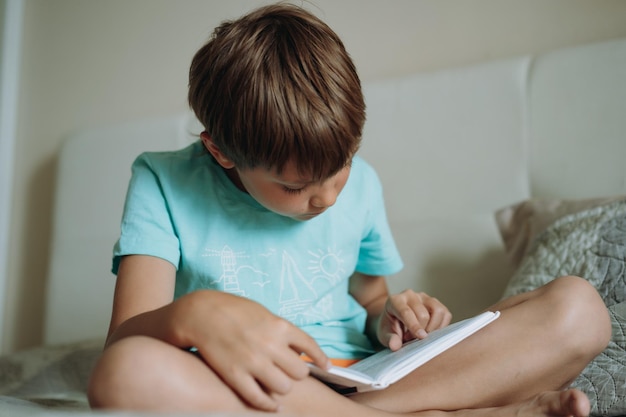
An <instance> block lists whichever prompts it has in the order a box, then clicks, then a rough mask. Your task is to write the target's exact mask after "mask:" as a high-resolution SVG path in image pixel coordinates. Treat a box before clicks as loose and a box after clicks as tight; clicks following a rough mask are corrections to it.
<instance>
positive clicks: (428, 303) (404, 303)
mask: <svg viewBox="0 0 626 417" xmlns="http://www.w3.org/2000/svg"><path fill="white" fill-rule="evenodd" d="M451 319H452V314H451V313H450V311H449V310H448V309H447V308H446V306H444V305H443V304H442V303H441V302H439V300H437V299H436V298H433V297H430V296H429V295H427V294H425V293H416V292H414V291H412V290H405V291H403V292H401V293H399V294H394V295H390V296H389V298H387V302H386V303H385V308H384V310H383V312H382V313H381V316H380V320H379V322H378V329H377V334H378V340H379V341H380V343H382V344H383V346H388V347H389V349H391V350H393V351H396V350H398V349H400V347H401V346H402V344H403V343H404V342H407V341H409V340H412V339H415V338H418V339H423V338H424V337H426V336H427V335H428V333H429V332H431V331H433V330H436V329H439V328H441V327H445V326H447V325H448V324H450V320H451Z"/></svg>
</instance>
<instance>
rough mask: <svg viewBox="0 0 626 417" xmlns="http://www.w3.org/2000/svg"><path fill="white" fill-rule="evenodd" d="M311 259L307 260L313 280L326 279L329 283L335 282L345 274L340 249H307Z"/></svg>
mask: <svg viewBox="0 0 626 417" xmlns="http://www.w3.org/2000/svg"><path fill="white" fill-rule="evenodd" d="M309 254H310V255H311V257H312V258H313V259H311V260H310V261H309V264H310V265H309V271H311V273H312V274H313V281H315V280H317V279H320V278H322V279H326V280H328V281H330V283H331V284H336V283H337V282H339V281H340V280H341V278H342V277H343V276H344V275H345V273H346V271H345V269H344V268H343V258H342V256H341V251H338V252H337V251H336V250H335V249H331V248H328V249H326V251H323V250H321V249H318V250H317V251H316V252H313V251H309Z"/></svg>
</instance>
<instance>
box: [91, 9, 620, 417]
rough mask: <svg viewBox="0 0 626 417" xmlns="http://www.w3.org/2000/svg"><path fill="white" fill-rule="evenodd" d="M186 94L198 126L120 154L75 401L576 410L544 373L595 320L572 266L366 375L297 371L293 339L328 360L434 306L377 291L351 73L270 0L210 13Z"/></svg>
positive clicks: (433, 315) (389, 258)
mask: <svg viewBox="0 0 626 417" xmlns="http://www.w3.org/2000/svg"><path fill="white" fill-rule="evenodd" d="M189 102H190V105H191V107H192V109H193V110H194V112H195V114H196V116H197V118H198V119H199V120H200V121H201V123H202V124H203V125H204V127H205V131H204V132H202V134H201V140H200V141H198V142H196V143H195V144H192V145H191V146H189V147H187V148H185V149H183V150H180V151H176V152H163V153H147V154H143V155H141V156H140V157H139V158H138V159H137V160H136V161H135V163H134V165H133V176H132V179H131V183H130V185H129V190H128V195H127V201H126V205H125V210H124V217H123V221H122V232H121V236H120V239H119V240H118V242H117V244H116V246H115V249H114V261H113V270H114V272H115V273H116V274H117V284H116V291H115V299H114V305H113V313H112V319H111V325H110V330H109V335H108V338H107V344H106V347H105V350H104V352H103V355H102V357H101V359H100V361H99V362H98V364H97V365H96V367H95V369H94V372H93V375H92V378H91V381H90V387H89V399H90V403H91V405H92V406H93V407H97V408H124V409H138V410H158V411H174V410H176V411H189V412H202V411H204V412H206V411H225V412H242V411H245V410H247V411H250V412H259V413H260V412H284V413H286V414H290V415H312V416H328V415H346V416H356V415H358V416H383V415H397V414H406V413H413V414H442V413H446V412H458V413H465V414H480V415H485V414H495V415H511V414H528V415H563V416H567V415H574V416H582V415H586V414H587V413H588V412H589V403H588V400H587V398H586V396H585V395H584V394H583V393H582V392H580V391H576V390H565V391H558V390H561V389H562V388H564V387H566V386H567V385H568V383H569V382H570V381H571V380H572V379H573V378H575V377H576V375H577V374H578V373H579V372H580V371H581V370H582V369H583V368H584V367H585V366H586V364H587V363H588V362H589V361H590V360H591V359H592V358H593V357H595V355H597V354H598V353H599V352H601V351H602V349H604V347H605V346H606V344H607V343H608V339H609V337H610V332H611V329H610V324H609V319H608V314H607V312H606V308H605V307H604V304H603V303H602V300H601V299H600V298H599V296H598V294H597V293H596V292H595V290H594V289H593V288H592V287H591V286H590V285H589V284H588V283H587V282H586V281H584V280H582V279H580V278H576V277H562V278H558V279H555V280H554V281H553V282H552V283H550V284H548V285H546V286H545V287H542V288H539V289H537V290H535V291H533V292H529V293H526V294H521V295H519V296H516V297H512V298H510V299H507V300H504V301H502V302H500V303H498V304H497V305H495V306H493V307H492V309H493V310H500V311H501V313H502V315H501V317H500V318H499V319H498V320H497V321H496V322H494V323H492V324H490V325H489V326H488V327H487V328H485V329H483V330H482V331H480V332H479V333H477V334H476V335H474V336H473V337H471V338H469V339H467V340H466V341H464V342H463V343H461V344H459V345H458V346H457V347H455V348H452V349H450V350H449V351H447V352H445V353H444V354H442V355H440V356H439V357H437V358H435V359H434V360H432V361H431V362H429V363H427V364H426V365H424V366H422V367H420V368H418V369H417V370H416V371H414V372H413V373H412V374H410V375H409V376H407V377H405V378H404V379H403V380H401V381H399V382H397V383H396V384H394V385H392V386H391V387H389V388H388V389H386V390H383V391H378V392H371V393H361V394H355V395H352V396H350V397H343V396H341V395H340V394H338V393H336V392H334V391H333V390H331V389H330V388H328V387H327V386H325V385H323V384H322V383H320V382H319V381H316V380H314V379H313V378H311V377H309V376H308V368H307V366H306V364H305V361H304V360H303V356H305V357H307V360H310V361H312V362H314V363H315V364H317V365H318V366H320V367H327V366H328V365H329V362H330V361H335V362H341V363H344V364H345V363H347V362H350V361H355V360H358V359H360V358H363V357H365V356H367V355H369V354H371V353H372V352H374V350H375V349H376V348H377V347H378V345H382V346H388V347H389V348H391V349H393V350H396V349H398V348H399V347H400V346H401V344H402V343H403V342H404V341H406V340H410V339H413V338H423V337H426V336H427V334H428V332H430V331H432V330H435V329H438V328H440V327H443V326H445V325H447V324H448V323H450V320H451V315H450V312H449V311H448V310H447V308H446V307H445V306H443V305H442V304H441V303H440V302H439V301H437V300H436V299H435V298H432V297H430V296H428V295H426V294H423V293H415V292H413V291H411V290H407V291H404V292H402V293H400V294H396V295H392V296H390V295H389V294H388V292H387V287H386V284H385V276H386V275H390V274H393V273H395V272H397V271H398V270H399V269H400V268H401V267H402V262H401V260H400V257H399V255H398V252H397V250H396V247H395V244H394V242H393V239H392V236H391V232H390V230H389V226H388V224H387V220H386V215H385V210H384V204H383V200H382V190H381V186H380V184H379V182H378V179H377V177H376V174H375V173H374V171H373V170H372V168H371V167H370V166H369V165H367V164H366V163H365V162H364V161H363V160H362V159H360V158H359V157H358V156H356V155H355V154H356V152H357V150H358V147H359V143H360V138H361V129H362V126H363V123H364V120H365V105H364V102H363V96H362V93H361V86H360V81H359V78H358V76H357V73H356V70H355V68H354V65H353V63H352V61H351V59H350V57H349V56H348V54H347V53H346V51H345V49H344V47H343V44H342V43H341V41H340V40H339V38H338V37H337V35H336V34H335V33H334V32H333V31H332V30H331V29H330V28H328V27H327V26H326V25H325V24H324V23H322V22H321V21H320V20H319V19H317V18H316V17H315V16H313V15H311V14H310V13H308V12H306V11H304V10H302V9H301V8H298V7H295V6H289V5H275V6H267V7H264V8H261V9H259V10H256V11H253V12H252V13H250V14H248V15H246V16H244V17H242V18H240V19H238V20H236V21H233V22H225V23H223V24H222V25H221V26H219V27H218V28H217V29H216V30H215V32H214V34H213V36H212V38H211V39H210V41H209V42H208V43H207V44H206V45H205V46H203V47H202V48H201V49H200V50H199V51H198V52H197V54H196V55H195V57H194V59H193V61H192V64H191V69H190V83H189ZM328 358H332V359H328ZM469 409H472V410H469ZM437 410H438V411H437Z"/></svg>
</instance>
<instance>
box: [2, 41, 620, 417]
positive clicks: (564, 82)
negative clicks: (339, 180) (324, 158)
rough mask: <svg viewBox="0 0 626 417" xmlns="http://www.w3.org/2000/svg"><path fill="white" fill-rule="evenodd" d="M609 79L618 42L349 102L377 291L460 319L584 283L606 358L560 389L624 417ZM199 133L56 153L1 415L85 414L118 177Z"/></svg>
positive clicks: (417, 78)
mask: <svg viewBox="0 0 626 417" xmlns="http://www.w3.org/2000/svg"><path fill="white" fill-rule="evenodd" d="M624 74H626V39H617V40H614V41H609V42H603V43H597V44H591V45H581V46H578V47H574V48H567V49H563V50H557V51H551V52H547V53H544V54H540V55H536V56H521V57H516V58H512V59H508V60H501V61H495V62H487V63H483V64H480V65H475V66H470V67H463V68H451V69H448V70H443V71H438V72H434V73H426V74H424V73H420V74H410V75H407V76H403V77H399V78H393V79H385V80H378V81H373V82H369V83H367V84H365V86H364V89H365V95H366V101H367V106H368V121H367V123H366V127H365V132H364V143H363V147H362V149H361V150H360V152H361V154H362V155H363V156H364V157H365V158H366V159H368V160H369V161H370V162H371V163H372V164H373V165H374V166H375V167H376V169H377V170H378V172H379V174H380V176H381V180H382V182H383V185H384V187H385V194H386V201H387V210H388V215H389V218H390V223H391V226H392V230H393V233H394V236H395V238H396V240H397V242H398V246H399V248H400V251H401V253H402V256H403V258H404V260H405V264H406V266H405V269H404V270H403V271H402V272H401V273H399V274H398V275H397V276H393V277H390V280H389V285H390V287H391V289H392V290H393V291H398V290H401V289H403V288H406V287H412V288H416V289H420V290H423V291H426V292H428V293H430V294H432V295H435V296H436V297H438V298H439V299H440V300H442V301H443V302H444V303H445V304H447V305H448V306H449V307H450V309H451V310H452V312H453V313H454V315H455V319H461V318H464V317H468V316H470V315H472V314H475V313H477V312H478V311H480V310H481V309H482V308H484V307H485V306H487V305H489V304H491V303H493V302H495V301H496V300H498V299H499V298H500V297H502V296H503V295H508V294H513V293H518V292H522V291H527V290H528V289H531V288H534V287H536V286H538V285H541V284H542V283H545V282H546V281H547V280H549V279H551V278H552V277H554V276H557V275H560V274H579V275H582V276H585V277H586V278H587V279H589V280H590V281H591V282H592V283H593V284H594V285H595V286H596V288H598V290H599V292H600V294H601V295H602V296H603V298H604V299H605V302H606V304H607V308H608V309H609V312H610V314H611V317H612V321H613V339H612V341H611V344H610V345H609V347H608V348H607V350H606V351H605V352H604V353H603V354H601V355H599V356H598V358H596V360H595V361H594V362H592V363H591V364H590V365H589V367H588V368H587V369H585V371H584V372H583V374H582V375H581V376H580V377H579V378H578V379H577V380H576V381H575V382H574V386H577V387H579V388H581V389H583V390H584V391H585V392H587V393H588V395H589V397H590V399H591V400H592V414H593V415H597V416H609V415H626V354H625V352H624V348H625V346H626V325H625V323H626V304H625V303H626V282H625V280H626V163H625V160H626V117H624V116H626V111H625V109H626V82H624ZM197 133H199V126H198V124H197V122H196V121H195V120H194V119H193V117H191V116H190V114H179V115H172V116H171V117H162V118H158V119H152V120H138V121H135V122H132V123H126V124H120V125H115V126H107V127H103V128H101V129H96V130H90V131H86V132H78V133H77V134H76V135H74V136H72V137H70V138H68V139H67V140H66V141H65V143H64V146H63V147H62V149H61V151H60V154H59V164H58V167H59V169H58V179H57V190H56V192H55V195H56V200H55V210H54V218H53V222H54V230H53V242H52V247H53V253H52V256H51V262H50V265H49V275H48V289H47V300H46V302H47V304H46V323H45V343H44V344H43V345H42V346H40V347H37V348H34V349H29V350H26V351H21V352H16V353H13V354H10V355H6V356H4V357H1V358H0V415H3V416H4V415H7V416H22V415H29V416H30V415H34V416H54V417H56V416H60V415H72V416H93V415H96V413H94V412H92V411H90V410H89V408H88V406H87V402H86V398H85V384H86V381H87V378H88V375H89V372H90V370H91V366H92V365H93V363H94V361H95V359H96V358H97V356H98V354H99V352H100V349H101V347H102V344H103V341H104V334H105V333H106V329H107V324H108V318H109V313H110V308H111V299H112V292H113V285H114V277H113V276H112V275H111V273H110V272H109V270H110V254H111V248H112V245H113V243H114V242H115V239H116V236H117V233H118V229H119V220H120V213H121V209H122V205H123V199H124V192H125V189H126V185H127V182H128V179H129V176H130V171H129V168H130V164H131V161H132V160H133V159H134V157H135V156H136V155H138V154H139V153H140V152H142V151H145V150H165V149H176V148H179V147H182V146H184V145H185V144H187V143H189V142H190V141H193V140H195V139H196V136H195V135H196V134H197ZM86 197H87V198H86ZM108 414H111V415H113V413H98V414H97V415H108ZM124 415H129V416H132V415H134V414H133V413H125V414H124ZM209 415H210V416H218V414H209Z"/></svg>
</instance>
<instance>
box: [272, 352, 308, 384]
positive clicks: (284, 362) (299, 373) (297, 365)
mask: <svg viewBox="0 0 626 417" xmlns="http://www.w3.org/2000/svg"><path fill="white" fill-rule="evenodd" d="M275 363H276V366H277V367H279V368H280V369H281V370H282V371H283V372H284V373H285V374H286V375H287V376H289V377H290V378H292V379H295V380H302V379H304V378H306V377H307V376H308V375H309V367H308V366H307V365H306V362H305V361H304V360H303V359H302V358H301V357H300V355H298V354H297V353H295V352H293V354H291V353H288V354H286V355H282V356H281V357H278V358H277V359H275Z"/></svg>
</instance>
